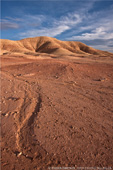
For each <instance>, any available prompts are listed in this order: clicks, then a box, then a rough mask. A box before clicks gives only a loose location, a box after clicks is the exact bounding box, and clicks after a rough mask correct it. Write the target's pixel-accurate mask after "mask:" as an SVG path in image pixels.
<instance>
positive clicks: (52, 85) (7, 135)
mask: <svg viewBox="0 0 113 170" xmlns="http://www.w3.org/2000/svg"><path fill="white" fill-rule="evenodd" d="M1 89H2V91H1V96H2V97H1V108H2V111H1V125H2V126H1V127H2V131H1V138H2V142H1V156H2V158H1V166H2V170H47V169H49V168H50V167H51V169H52V167H53V168H55V167H73V168H75V169H77V167H78V169H79V167H106V168H109V169H110V167H112V166H113V159H112V158H113V54H112V53H109V52H104V51H100V50H96V49H93V48H91V47H88V46H86V45H85V44H83V43H81V42H65V41H59V40H57V39H55V38H49V37H36V38H28V39H23V40H20V41H11V40H1ZM68 169H69V168H68Z"/></svg>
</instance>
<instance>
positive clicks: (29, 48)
mask: <svg viewBox="0 0 113 170" xmlns="http://www.w3.org/2000/svg"><path fill="white" fill-rule="evenodd" d="M7 52H19V53H29V52H32V53H37V52H38V53H47V54H56V55H74V54H87V55H90V54H93V55H102V56H103V55H105V56H106V55H113V54H112V53H109V52H106V51H101V50H97V49H94V48H92V47H89V46H87V45H86V44H83V43H81V42H78V41H60V40H57V39H56V38H50V37H44V36H41V37H35V38H26V39H22V40H18V41H12V40H6V39H1V54H4V53H7Z"/></svg>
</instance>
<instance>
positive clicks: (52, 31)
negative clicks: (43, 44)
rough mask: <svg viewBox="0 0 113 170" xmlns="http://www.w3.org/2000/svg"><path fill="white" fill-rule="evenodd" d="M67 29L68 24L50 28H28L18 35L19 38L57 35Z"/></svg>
mask: <svg viewBox="0 0 113 170" xmlns="http://www.w3.org/2000/svg"><path fill="white" fill-rule="evenodd" d="M68 29H69V26H66V25H61V26H58V27H52V28H41V29H33V30H28V31H27V32H22V33H20V34H19V35H20V37H21V38H25V37H36V36H50V37H55V36H56V35H59V34H61V33H62V32H64V31H66V30H68Z"/></svg>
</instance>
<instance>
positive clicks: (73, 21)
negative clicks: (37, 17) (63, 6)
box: [19, 13, 82, 38]
mask: <svg viewBox="0 0 113 170" xmlns="http://www.w3.org/2000/svg"><path fill="white" fill-rule="evenodd" d="M43 18H44V19H45V21H46V22H48V23H49V25H48V27H43V26H41V27H39V28H37V29H28V30H27V31H25V32H21V33H19V36H20V37H21V38H26V37H34V36H50V37H55V36H57V35H60V34H61V33H63V32H65V31H67V30H69V29H72V27H74V26H76V25H77V24H79V23H80V22H82V17H80V15H78V14H76V13H73V14H68V15H67V16H62V17H61V18H60V19H55V18H52V17H51V18H50V17H47V16H43ZM50 20H52V22H50Z"/></svg>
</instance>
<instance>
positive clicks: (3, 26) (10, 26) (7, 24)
mask: <svg viewBox="0 0 113 170" xmlns="http://www.w3.org/2000/svg"><path fill="white" fill-rule="evenodd" d="M18 28H19V25H18V24H17V23H11V22H1V23H0V29H1V30H8V29H18Z"/></svg>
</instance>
